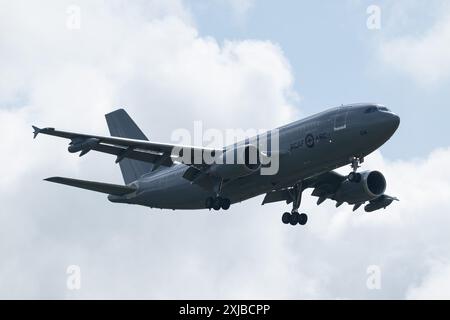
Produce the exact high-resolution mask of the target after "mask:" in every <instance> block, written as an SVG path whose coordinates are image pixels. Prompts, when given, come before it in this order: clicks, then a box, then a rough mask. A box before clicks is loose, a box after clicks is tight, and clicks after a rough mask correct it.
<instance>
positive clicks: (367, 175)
mask: <svg viewBox="0 0 450 320" xmlns="http://www.w3.org/2000/svg"><path fill="white" fill-rule="evenodd" d="M385 190H386V179H385V178H384V176H383V174H382V173H381V172H379V171H364V172H361V179H360V181H359V182H351V181H349V180H345V181H343V182H342V183H341V185H340V187H339V189H338V190H337V191H336V193H335V194H334V197H333V198H334V200H336V201H337V202H338V203H339V202H347V203H349V204H357V203H363V202H365V201H370V200H373V199H375V198H377V197H379V196H381V195H382V194H384V191H385Z"/></svg>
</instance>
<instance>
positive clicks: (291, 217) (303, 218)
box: [281, 182, 308, 226]
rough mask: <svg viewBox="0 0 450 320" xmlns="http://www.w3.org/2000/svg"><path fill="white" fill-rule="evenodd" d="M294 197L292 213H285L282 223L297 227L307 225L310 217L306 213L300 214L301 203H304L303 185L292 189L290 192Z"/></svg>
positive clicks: (300, 184)
mask: <svg viewBox="0 0 450 320" xmlns="http://www.w3.org/2000/svg"><path fill="white" fill-rule="evenodd" d="M289 192H290V193H291V196H292V200H293V201H292V211H291V212H290V213H289V212H285V213H283V215H282V216H281V221H282V222H283V223H284V224H291V225H293V226H295V225H296V224H300V225H302V226H303V225H305V224H306V222H307V221H308V216H307V215H306V213H298V208H300V203H301V202H302V192H303V188H302V183H301V182H300V183H297V184H295V185H294V186H293V187H292V189H290V190H289Z"/></svg>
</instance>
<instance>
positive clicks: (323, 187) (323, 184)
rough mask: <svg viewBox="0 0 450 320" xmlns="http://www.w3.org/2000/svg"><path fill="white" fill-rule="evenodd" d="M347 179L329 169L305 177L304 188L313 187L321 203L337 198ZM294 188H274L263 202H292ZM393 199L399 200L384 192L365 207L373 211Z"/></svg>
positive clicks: (337, 204) (356, 205)
mask: <svg viewBox="0 0 450 320" xmlns="http://www.w3.org/2000/svg"><path fill="white" fill-rule="evenodd" d="M346 179H347V176H343V175H341V174H339V173H337V172H335V171H328V172H325V173H322V174H319V175H317V176H313V177H311V178H308V179H305V180H304V181H303V184H302V189H303V190H305V189H307V188H313V189H314V190H313V192H312V193H311V195H312V196H315V197H318V198H319V199H318V200H317V204H318V205H319V204H321V203H322V202H324V201H325V200H326V199H332V200H335V197H334V195H335V193H336V192H337V190H338V189H339V187H340V185H341V183H342V182H344V181H345V180H346ZM291 192H292V188H284V189H280V190H274V191H271V192H269V193H267V194H266V196H265V197H264V200H263V202H262V204H263V205H264V204H266V203H271V202H278V201H286V203H290V202H292V201H293V196H292V193H291ZM393 201H399V200H398V198H396V197H393V196H389V195H387V194H382V195H380V196H379V197H377V198H375V199H372V200H369V201H368V204H367V205H366V206H365V207H364V210H365V211H367V212H372V211H375V210H378V209H381V208H386V207H387V206H389V205H390V204H391V203H392V202H393ZM364 203H365V201H363V202H360V203H355V204H354V206H353V211H355V210H357V209H358V208H359V207H360V206H361V205H363V204H364ZM341 204H342V202H337V203H336V206H337V207H338V206H340V205H341Z"/></svg>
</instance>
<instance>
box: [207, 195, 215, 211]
mask: <svg viewBox="0 0 450 320" xmlns="http://www.w3.org/2000/svg"><path fill="white" fill-rule="evenodd" d="M213 205H214V199H213V198H212V197H208V198H206V201H205V207H206V208H207V209H211V208H212V207H213Z"/></svg>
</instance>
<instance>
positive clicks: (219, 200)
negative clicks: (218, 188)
mask: <svg viewBox="0 0 450 320" xmlns="http://www.w3.org/2000/svg"><path fill="white" fill-rule="evenodd" d="M221 204H222V198H221V197H217V198H215V199H214V204H213V206H212V208H213V209H214V210H216V211H217V210H220V206H221Z"/></svg>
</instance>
